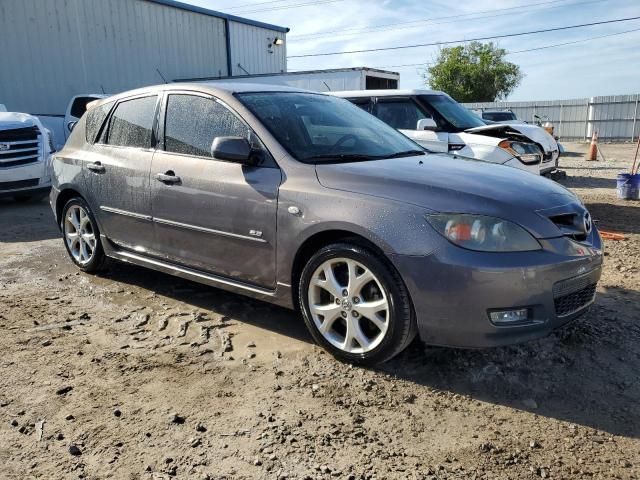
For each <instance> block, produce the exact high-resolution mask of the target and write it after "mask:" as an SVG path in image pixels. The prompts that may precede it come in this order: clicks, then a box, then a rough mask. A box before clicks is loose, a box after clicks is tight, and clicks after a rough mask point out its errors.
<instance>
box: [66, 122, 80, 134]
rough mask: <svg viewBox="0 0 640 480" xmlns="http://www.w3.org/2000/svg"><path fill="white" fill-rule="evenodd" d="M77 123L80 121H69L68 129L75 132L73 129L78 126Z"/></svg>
mask: <svg viewBox="0 0 640 480" xmlns="http://www.w3.org/2000/svg"><path fill="white" fill-rule="evenodd" d="M77 124H78V122H69V123H67V130H69V133H71V132H73V129H74V128H76V125H77Z"/></svg>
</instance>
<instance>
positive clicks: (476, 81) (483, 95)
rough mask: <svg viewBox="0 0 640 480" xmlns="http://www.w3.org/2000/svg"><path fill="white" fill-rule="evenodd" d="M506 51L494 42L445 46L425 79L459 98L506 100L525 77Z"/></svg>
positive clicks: (489, 100)
mask: <svg viewBox="0 0 640 480" xmlns="http://www.w3.org/2000/svg"><path fill="white" fill-rule="evenodd" d="M506 54H507V51H506V50H505V49H503V48H498V46H497V45H494V44H493V43H491V42H489V43H480V42H471V43H468V44H466V45H464V46H458V47H445V48H441V49H440V52H439V53H438V57H437V59H436V62H435V63H434V64H433V65H432V66H431V67H429V68H428V70H427V71H428V74H425V75H424V79H425V83H426V84H427V85H428V86H429V87H430V88H432V89H433V90H442V91H443V92H446V93H448V94H449V95H451V96H452V97H453V98H454V99H456V100H457V101H458V102H493V101H496V100H504V99H506V98H507V96H509V94H510V93H511V92H513V90H514V89H515V88H516V87H517V86H518V85H519V84H520V81H521V80H522V78H523V77H524V75H523V74H522V73H521V72H520V67H519V66H518V65H516V64H515V63H511V62H507V61H506V60H505V59H504V57H505V56H506Z"/></svg>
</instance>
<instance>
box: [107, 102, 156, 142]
mask: <svg viewBox="0 0 640 480" xmlns="http://www.w3.org/2000/svg"><path fill="white" fill-rule="evenodd" d="M157 98H158V97H157V96H156V95H153V96H151V97H142V98H134V99H133V100H126V101H124V102H120V103H119V104H118V106H117V107H116V109H115V110H114V112H113V114H112V115H111V120H110V121H109V131H108V132H107V138H106V142H105V143H107V144H108V145H118V146H121V147H135V148H151V130H152V127H153V118H154V116H155V111H156V101H157Z"/></svg>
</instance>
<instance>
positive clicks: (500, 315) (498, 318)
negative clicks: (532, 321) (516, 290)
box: [489, 308, 529, 326]
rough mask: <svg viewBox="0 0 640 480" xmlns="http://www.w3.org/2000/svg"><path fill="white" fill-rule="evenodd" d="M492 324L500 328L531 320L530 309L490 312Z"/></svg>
mask: <svg viewBox="0 0 640 480" xmlns="http://www.w3.org/2000/svg"><path fill="white" fill-rule="evenodd" d="M489 317H490V318H491V323H493V324H494V325H498V326H503V325H513V324H516V323H523V322H526V321H527V320H529V309H528V308H518V309H516V310H496V311H493V312H489Z"/></svg>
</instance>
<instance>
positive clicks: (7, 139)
mask: <svg viewBox="0 0 640 480" xmlns="http://www.w3.org/2000/svg"><path fill="white" fill-rule="evenodd" d="M40 147H41V138H40V131H39V130H38V127H27V128H14V129H12V130H0V169H2V168H11V167H18V166H21V165H27V164H29V163H35V162H37V161H38V160H39V158H40V156H39V155H40Z"/></svg>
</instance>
